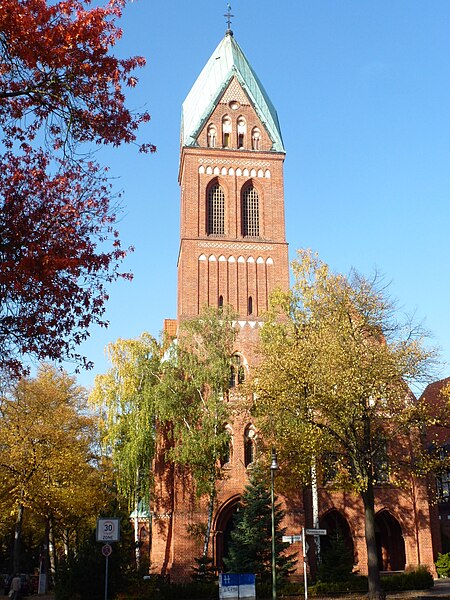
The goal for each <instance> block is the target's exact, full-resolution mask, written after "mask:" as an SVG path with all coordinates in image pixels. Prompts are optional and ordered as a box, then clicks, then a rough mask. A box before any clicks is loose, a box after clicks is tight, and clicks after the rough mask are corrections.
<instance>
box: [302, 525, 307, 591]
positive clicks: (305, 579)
mask: <svg viewBox="0 0 450 600" xmlns="http://www.w3.org/2000/svg"><path fill="white" fill-rule="evenodd" d="M302 540H303V578H304V585H305V600H308V573H307V572H306V535H305V528H304V527H302Z"/></svg>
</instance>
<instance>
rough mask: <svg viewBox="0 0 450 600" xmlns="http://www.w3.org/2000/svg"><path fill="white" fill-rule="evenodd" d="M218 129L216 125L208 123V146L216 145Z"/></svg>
mask: <svg viewBox="0 0 450 600" xmlns="http://www.w3.org/2000/svg"><path fill="white" fill-rule="evenodd" d="M216 139H217V129H216V126H215V125H212V124H211V125H208V148H215V147H216Z"/></svg>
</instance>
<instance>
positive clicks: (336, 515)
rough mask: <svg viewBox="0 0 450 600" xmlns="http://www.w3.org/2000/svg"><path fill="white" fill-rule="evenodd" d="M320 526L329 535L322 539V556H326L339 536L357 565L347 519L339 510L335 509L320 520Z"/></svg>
mask: <svg viewBox="0 0 450 600" xmlns="http://www.w3.org/2000/svg"><path fill="white" fill-rule="evenodd" d="M319 525H320V528H321V529H326V530H327V535H324V536H322V537H321V539H320V551H321V554H325V553H326V552H327V550H329V549H330V547H331V544H332V540H333V539H335V538H336V537H337V536H339V537H342V538H343V540H344V542H345V545H346V546H347V548H348V549H349V551H350V553H351V556H353V561H354V563H353V564H355V563H356V560H355V559H356V557H355V547H354V545H353V538H352V534H351V531H350V526H349V524H348V521H347V519H346V518H345V517H344V516H343V515H342V514H341V513H340V512H339V511H338V510H336V509H335V508H333V509H331V510H330V511H328V512H327V513H325V514H324V515H323V517H322V518H321V519H319Z"/></svg>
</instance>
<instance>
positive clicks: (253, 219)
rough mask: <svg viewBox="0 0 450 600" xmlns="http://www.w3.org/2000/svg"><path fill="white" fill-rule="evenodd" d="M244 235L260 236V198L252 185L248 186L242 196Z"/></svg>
mask: <svg viewBox="0 0 450 600" xmlns="http://www.w3.org/2000/svg"><path fill="white" fill-rule="evenodd" d="M242 235H243V236H248V237H257V236H259V198H258V192H257V191H256V190H255V188H254V187H253V186H252V185H249V186H247V187H246V188H245V189H244V192H243V194H242Z"/></svg>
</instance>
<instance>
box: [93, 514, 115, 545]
mask: <svg viewBox="0 0 450 600" xmlns="http://www.w3.org/2000/svg"><path fill="white" fill-rule="evenodd" d="M119 539H120V525H119V519H116V518H111V519H97V542H118V541H119Z"/></svg>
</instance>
